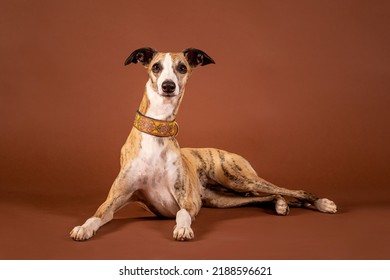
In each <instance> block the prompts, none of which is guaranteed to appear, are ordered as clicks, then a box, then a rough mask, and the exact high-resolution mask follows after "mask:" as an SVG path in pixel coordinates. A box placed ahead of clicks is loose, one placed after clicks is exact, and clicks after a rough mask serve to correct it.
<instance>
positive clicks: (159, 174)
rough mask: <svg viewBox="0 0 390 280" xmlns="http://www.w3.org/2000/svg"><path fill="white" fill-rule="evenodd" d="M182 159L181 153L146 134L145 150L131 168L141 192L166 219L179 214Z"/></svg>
mask: <svg viewBox="0 0 390 280" xmlns="http://www.w3.org/2000/svg"><path fill="white" fill-rule="evenodd" d="M180 160H181V158H180V154H178V153H177V152H176V151H175V150H172V148H171V147H170V145H169V143H168V142H167V141H166V140H164V139H162V138H158V137H155V136H151V135H148V134H143V135H142V141H141V150H140V152H139V154H138V157H137V158H136V159H134V161H133V163H132V166H131V175H132V178H136V181H137V184H138V189H139V190H140V191H141V192H142V193H143V194H144V196H145V199H146V200H147V201H148V202H149V203H150V204H151V205H153V207H154V208H156V209H157V210H158V211H159V212H160V213H161V214H162V215H165V216H172V215H175V213H176V212H177V211H178V204H177V201H176V199H175V196H174V186H175V183H176V181H177V179H178V173H179V172H178V167H177V164H178V162H179V161H180Z"/></svg>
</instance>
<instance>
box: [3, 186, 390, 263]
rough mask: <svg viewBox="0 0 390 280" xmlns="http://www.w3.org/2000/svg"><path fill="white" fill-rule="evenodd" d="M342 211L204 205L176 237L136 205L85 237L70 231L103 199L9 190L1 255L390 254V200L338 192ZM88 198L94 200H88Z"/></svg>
mask: <svg viewBox="0 0 390 280" xmlns="http://www.w3.org/2000/svg"><path fill="white" fill-rule="evenodd" d="M333 198H334V199H335V200H336V201H338V203H339V205H340V210H339V213H338V214H335V215H330V214H321V213H318V212H316V211H311V210H307V209H296V208H294V209H291V213H290V215H289V216H287V217H280V216H276V215H275V214H274V212H273V211H272V209H269V208H263V207H261V208H258V207H247V208H236V209H210V208H205V209H202V211H201V213H200V215H199V216H198V218H197V220H196V222H195V223H194V225H193V229H194V231H195V235H196V238H195V240H193V241H190V242H176V241H174V240H173V239H172V237H171V236H172V227H173V225H174V221H173V220H160V219H156V218H154V217H152V216H151V215H150V214H148V213H147V212H145V211H144V210H142V209H140V208H139V207H138V206H137V205H131V206H129V207H128V208H126V209H124V210H121V212H120V213H118V215H117V217H116V218H115V219H114V220H113V221H112V222H110V223H109V224H107V225H106V226H104V227H103V228H101V230H100V231H99V232H98V233H97V235H96V236H95V237H94V238H92V239H90V240H89V241H85V242H75V241H72V240H71V239H70V238H69V236H68V232H69V231H70V229H71V228H72V227H73V226H74V225H77V224H79V223H81V222H83V218H86V217H88V216H89V213H91V212H92V211H93V209H94V208H95V205H97V204H98V202H100V201H99V199H98V198H97V197H96V196H92V197H91V198H88V197H86V196H85V197H83V198H79V197H77V195H75V194H73V195H72V196H70V195H69V194H68V195H65V196H62V197H61V198H59V197H56V196H55V195H51V196H49V195H45V194H42V193H40V194H39V193H36V194H26V193H24V194H23V193H16V192H15V193H9V194H7V195H6V196H5V197H4V196H3V197H2V200H3V201H5V203H2V204H1V205H0V211H1V213H3V215H2V229H1V232H0V243H1V251H0V258H1V259H151V260H153V259H276V260H278V259H389V258H390V243H389V242H388V236H389V235H390V223H389V218H390V205H389V204H388V203H387V202H386V201H384V200H381V199H377V200H371V201H369V200H364V199H359V198H358V197H356V198H357V199H355V197H354V196H353V195H352V196H348V198H347V196H346V195H342V194H338V195H335V196H334V197H333ZM87 201H88V204H84V203H85V202H87Z"/></svg>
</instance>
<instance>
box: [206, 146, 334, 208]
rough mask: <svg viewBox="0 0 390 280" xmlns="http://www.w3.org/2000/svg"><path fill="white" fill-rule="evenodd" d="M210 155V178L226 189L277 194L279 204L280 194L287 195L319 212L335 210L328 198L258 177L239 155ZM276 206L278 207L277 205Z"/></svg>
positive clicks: (217, 151)
mask: <svg viewBox="0 0 390 280" xmlns="http://www.w3.org/2000/svg"><path fill="white" fill-rule="evenodd" d="M212 157H213V162H214V166H215V168H214V170H215V171H214V172H213V173H212V178H211V179H212V180H214V181H215V182H217V183H219V184H221V185H223V186H225V187H226V188H228V189H232V190H233V191H235V192H242V193H245V192H249V193H251V194H252V195H254V196H263V195H264V194H273V195H279V200H276V202H277V204H278V203H279V204H280V205H284V204H285V202H283V200H282V198H281V196H289V197H293V198H296V199H298V200H300V201H302V205H305V206H306V205H308V204H312V205H314V207H315V208H316V209H317V210H319V211H321V212H325V213H336V212H337V207H336V204H335V203H334V202H333V201H331V200H329V199H326V198H318V197H316V196H315V195H313V194H311V193H309V192H306V191H303V190H290V189H286V188H281V187H278V186H275V185H274V184H272V183H270V182H267V181H266V180H264V179H262V178H260V177H259V176H257V174H256V172H255V171H254V169H253V168H252V167H251V165H250V164H249V162H248V161H247V160H245V159H244V158H242V157H241V156H239V155H236V154H232V153H228V152H225V151H221V150H214V151H213V153H212ZM278 201H279V202H278ZM283 207H284V206H283ZM276 208H279V207H278V206H277V207H276Z"/></svg>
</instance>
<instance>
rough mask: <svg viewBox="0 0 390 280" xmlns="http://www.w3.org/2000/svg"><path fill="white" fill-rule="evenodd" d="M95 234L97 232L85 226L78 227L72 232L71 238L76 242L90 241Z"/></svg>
mask: <svg viewBox="0 0 390 280" xmlns="http://www.w3.org/2000/svg"><path fill="white" fill-rule="evenodd" d="M94 234H95V231H94V230H92V229H89V228H88V227H85V226H77V227H75V228H74V229H73V230H72V231H71V232H70V237H71V238H72V239H73V240H76V241H83V240H87V239H90V238H91V237H92V236H93V235H94Z"/></svg>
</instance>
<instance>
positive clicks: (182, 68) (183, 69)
mask: <svg viewBox="0 0 390 280" xmlns="http://www.w3.org/2000/svg"><path fill="white" fill-rule="evenodd" d="M177 71H179V73H180V74H185V73H187V66H185V65H184V64H179V65H178V66H177Z"/></svg>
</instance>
